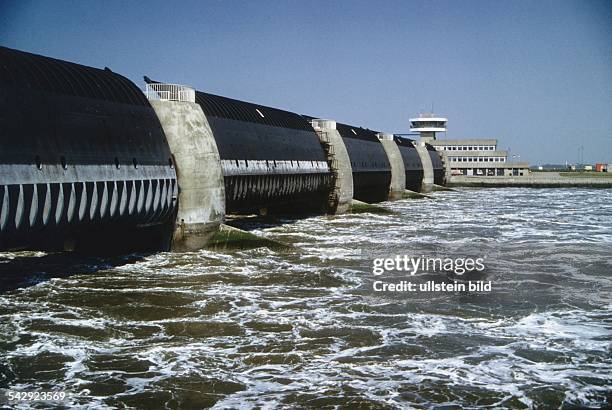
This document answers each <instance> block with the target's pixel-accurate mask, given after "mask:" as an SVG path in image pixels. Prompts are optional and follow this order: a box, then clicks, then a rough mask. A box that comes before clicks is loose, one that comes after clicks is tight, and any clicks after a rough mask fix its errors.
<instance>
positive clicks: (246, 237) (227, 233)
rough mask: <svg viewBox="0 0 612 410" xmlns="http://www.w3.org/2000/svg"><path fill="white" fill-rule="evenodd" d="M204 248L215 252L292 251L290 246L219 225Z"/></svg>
mask: <svg viewBox="0 0 612 410" xmlns="http://www.w3.org/2000/svg"><path fill="white" fill-rule="evenodd" d="M206 247H207V248H209V249H215V250H219V249H253V248H262V247H266V248H270V249H275V250H291V249H293V247H292V246H291V245H287V244H285V243H282V242H279V241H275V240H273V239H268V238H263V237H261V236H257V235H254V234H252V233H250V232H247V231H243V230H241V229H238V228H234V227H232V226H229V225H221V228H220V229H219V231H218V232H217V233H215V234H214V235H213V237H212V238H211V239H210V241H209V242H208V244H207V245H206Z"/></svg>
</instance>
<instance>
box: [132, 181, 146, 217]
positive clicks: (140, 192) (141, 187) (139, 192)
mask: <svg viewBox="0 0 612 410" xmlns="http://www.w3.org/2000/svg"><path fill="white" fill-rule="evenodd" d="M145 195H146V192H145V181H142V180H138V181H136V197H137V198H138V200H137V202H136V215H135V216H140V215H141V213H142V211H143V209H144V203H145Z"/></svg>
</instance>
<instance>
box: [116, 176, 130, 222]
mask: <svg viewBox="0 0 612 410" xmlns="http://www.w3.org/2000/svg"><path fill="white" fill-rule="evenodd" d="M128 183H129V181H119V184H118V185H117V190H118V197H119V216H125V212H126V209H127V205H128V192H127V184H128Z"/></svg>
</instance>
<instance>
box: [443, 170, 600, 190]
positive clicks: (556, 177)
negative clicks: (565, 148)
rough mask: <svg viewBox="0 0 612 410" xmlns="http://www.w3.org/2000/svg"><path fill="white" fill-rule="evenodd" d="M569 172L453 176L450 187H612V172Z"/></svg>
mask: <svg viewBox="0 0 612 410" xmlns="http://www.w3.org/2000/svg"><path fill="white" fill-rule="evenodd" d="M568 174H573V173H569V172H532V173H531V174H530V175H527V176H513V177H507V176H503V177H483V176H466V175H458V176H452V177H451V179H450V181H449V183H448V186H449V187H487V188H501V187H520V188H612V174H609V175H603V174H602V175H597V176H592V175H584V174H582V175H581V174H579V173H576V175H575V176H574V175H572V176H570V175H568Z"/></svg>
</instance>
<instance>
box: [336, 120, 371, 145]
mask: <svg viewBox="0 0 612 410" xmlns="http://www.w3.org/2000/svg"><path fill="white" fill-rule="evenodd" d="M336 129H337V130H338V133H340V136H341V137H343V138H355V139H360V140H367V141H375V142H380V140H379V139H378V137H377V136H376V134H378V131H372V130H370V129H367V128H361V127H355V126H353V125H348V124H341V123H339V122H338V123H336Z"/></svg>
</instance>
